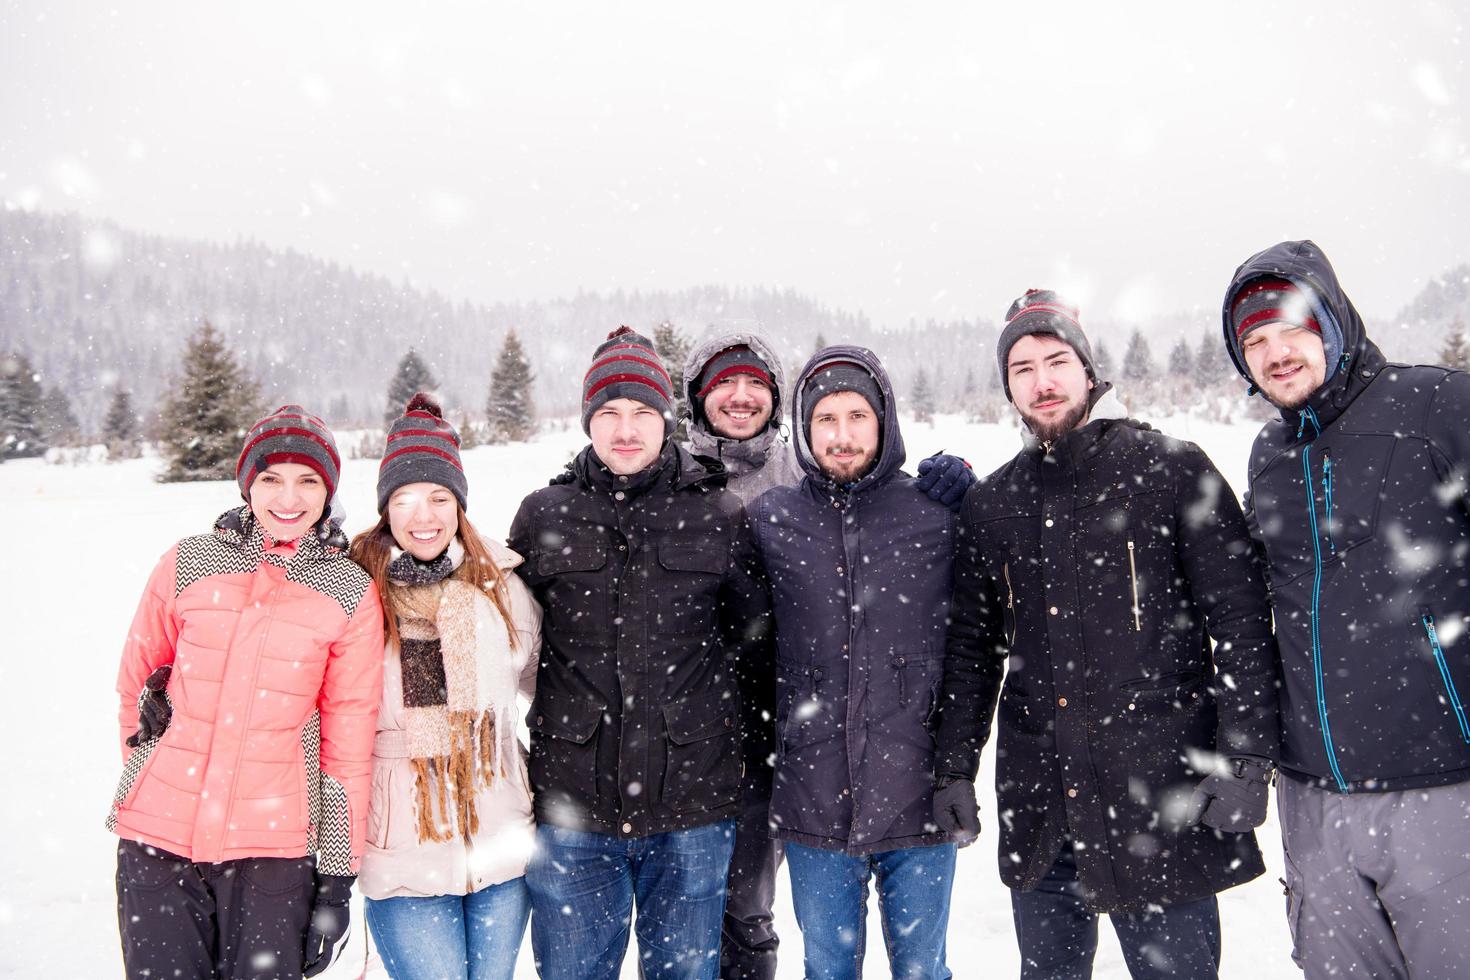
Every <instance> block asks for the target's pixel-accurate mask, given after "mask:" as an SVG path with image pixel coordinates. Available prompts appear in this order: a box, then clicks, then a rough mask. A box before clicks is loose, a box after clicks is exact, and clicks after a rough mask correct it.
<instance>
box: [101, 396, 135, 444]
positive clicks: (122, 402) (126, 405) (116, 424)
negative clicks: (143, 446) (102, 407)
mask: <svg viewBox="0 0 1470 980" xmlns="http://www.w3.org/2000/svg"><path fill="white" fill-rule="evenodd" d="M102 441H103V442H104V443H105V444H106V445H107V456H108V458H109V459H131V458H132V457H134V456H136V455H138V413H137V411H136V410H135V409H134V408H133V396H132V393H131V392H129V391H128V389H126V388H124V387H123V386H122V385H118V386H117V387H116V388H114V389H113V390H112V401H111V402H109V403H108V405H107V416H106V417H105V418H104V419H103V420H102Z"/></svg>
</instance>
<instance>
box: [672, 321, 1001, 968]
mask: <svg viewBox="0 0 1470 980" xmlns="http://www.w3.org/2000/svg"><path fill="white" fill-rule="evenodd" d="M684 384H685V393H686V396H687V400H688V404H689V411H690V421H689V435H688V440H689V445H688V448H689V450H690V451H691V452H693V453H695V454H696V455H699V456H706V457H709V458H711V459H716V460H719V461H720V463H722V464H723V465H724V467H725V471H726V474H727V482H726V488H727V489H728V490H730V492H732V493H734V494H735V496H737V497H739V498H740V500H741V501H742V502H743V503H744V504H746V505H747V506H749V505H750V504H751V503H753V502H754V501H755V499H756V498H757V497H759V496H760V495H761V494H763V493H765V492H766V491H767V490H770V489H771V488H773V487H794V486H796V485H797V484H798V483H800V482H801V479H802V476H803V475H804V473H803V471H802V469H801V466H800V464H799V463H798V462H797V459H796V452H795V449H794V447H793V445H792V441H791V438H790V435H789V433H788V432H787V431H786V430H784V429H783V428H782V427H781V425H780V411H779V409H780V406H781V397H782V393H783V392H784V391H785V388H786V371H785V368H784V367H783V366H782V363H781V358H780V355H778V354H777V353H776V351H775V350H774V349H772V347H771V345H770V344H769V343H768V342H767V341H766V339H765V338H764V337H762V336H760V335H759V334H758V333H755V332H753V331H751V330H748V329H741V328H734V329H732V328H730V327H725V328H716V329H714V330H712V331H710V333H709V334H707V335H706V337H705V339H704V340H702V341H701V342H700V343H698V344H696V345H695V347H694V349H693V350H692V351H690V353H689V357H688V358H687V359H686V360H685V362H684ZM918 473H919V481H918V483H917V486H918V488H919V489H921V490H923V491H925V492H926V493H928V494H929V496H930V497H931V498H933V499H935V500H938V501H941V502H943V503H944V504H946V505H947V506H949V507H950V508H951V509H955V508H958V506H959V503H960V501H961V499H962V498H963V497H964V493H965V491H966V490H967V489H968V488H969V486H970V484H971V483H973V482H974V481H975V475H974V473H973V472H972V471H971V470H970V467H969V466H968V465H967V464H966V463H965V462H964V460H962V459H959V458H958V457H955V456H945V455H936V456H933V457H930V458H929V459H925V460H923V461H922V462H920V463H919V466H918ZM771 777H772V770H771V768H770V767H769V766H763V767H761V769H760V771H759V772H754V773H747V775H746V785H745V789H744V796H743V802H742V805H741V812H740V816H739V822H738V824H737V829H736V835H735V853H734V856H733V857H732V858H731V859H730V877H729V886H728V898H727V901H726V906H725V922H724V932H723V937H722V942H721V948H720V976H721V977H724V978H726V980H745V978H753V980H769V978H772V977H774V976H775V975H776V946H777V937H776V930H775V924H774V922H773V920H772V916H771V904H772V902H773V900H774V899H775V894H776V869H777V868H778V867H780V864H781V846H780V844H779V843H777V842H776V841H774V840H772V839H771V834H770V824H769V810H770V803H771Z"/></svg>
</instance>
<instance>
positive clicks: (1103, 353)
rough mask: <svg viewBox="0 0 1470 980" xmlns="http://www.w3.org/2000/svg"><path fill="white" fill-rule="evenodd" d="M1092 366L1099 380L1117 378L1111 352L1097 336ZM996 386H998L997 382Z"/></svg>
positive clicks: (1114, 379)
mask: <svg viewBox="0 0 1470 980" xmlns="http://www.w3.org/2000/svg"><path fill="white" fill-rule="evenodd" d="M1092 366H1093V367H1094V368H1095V369H1096V370H1097V379H1098V380H1099V381H1116V380H1118V379H1117V378H1115V377H1114V376H1113V368H1114V365H1113V352H1112V351H1110V350H1108V345H1107V342H1106V341H1104V340H1103V339H1102V338H1101V337H1099V338H1098V341H1097V344H1096V345H1095V346H1094V347H1093V348H1092ZM997 370H998V369H997ZM997 382H998V379H997ZM997 388H999V384H998V383H997Z"/></svg>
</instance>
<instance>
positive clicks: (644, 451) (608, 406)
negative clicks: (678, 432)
mask: <svg viewBox="0 0 1470 980" xmlns="http://www.w3.org/2000/svg"><path fill="white" fill-rule="evenodd" d="M587 434H588V435H589V436H591V438H592V451H593V452H594V453H596V454H597V458H598V459H600V460H602V465H603V466H606V467H607V468H608V469H610V470H612V471H613V472H614V473H616V474H618V475H619V476H631V475H632V474H634V473H637V472H640V471H641V470H645V469H647V468H648V466H649V465H650V464H651V463H652V462H653V461H654V460H655V459H657V458H658V454H659V450H661V449H662V448H663V444H664V417H663V416H662V415H661V414H659V411H658V409H656V408H653V407H652V406H650V405H645V404H644V403H643V402H640V401H634V400H633V399H631V398H614V399H612V400H611V401H608V402H605V403H604V404H603V405H602V407H600V408H599V409H597V411H595V412H593V413H592V418H591V419H589V420H588V422H587Z"/></svg>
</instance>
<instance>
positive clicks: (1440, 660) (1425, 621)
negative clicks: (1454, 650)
mask: <svg viewBox="0 0 1470 980" xmlns="http://www.w3.org/2000/svg"><path fill="white" fill-rule="evenodd" d="M1419 624H1420V625H1421V626H1422V627H1423V629H1424V637H1425V639H1426V640H1427V641H1428V643H1429V650H1430V653H1432V654H1433V656H1434V666H1435V668H1436V669H1437V670H1438V672H1439V681H1440V688H1441V690H1442V691H1443V697H1444V700H1445V703H1447V704H1448V705H1449V708H1450V711H1451V712H1452V713H1453V714H1454V716H1455V724H1456V725H1457V726H1458V727H1459V730H1460V738H1462V739H1463V740H1464V741H1466V742H1467V743H1470V721H1467V719H1466V716H1465V705H1464V702H1462V701H1461V700H1460V692H1459V688H1458V687H1457V686H1456V685H1455V678H1454V675H1452V674H1451V673H1450V665H1449V660H1448V658H1446V657H1445V654H1444V647H1443V646H1441V645H1440V638H1439V629H1438V627H1437V626H1436V625H1435V622H1434V614H1433V613H1431V612H1430V611H1429V610H1428V609H1423V608H1421V609H1420V610H1419Z"/></svg>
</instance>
